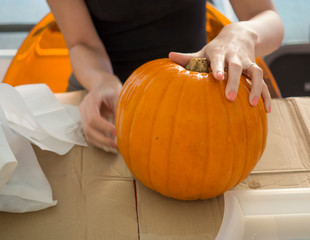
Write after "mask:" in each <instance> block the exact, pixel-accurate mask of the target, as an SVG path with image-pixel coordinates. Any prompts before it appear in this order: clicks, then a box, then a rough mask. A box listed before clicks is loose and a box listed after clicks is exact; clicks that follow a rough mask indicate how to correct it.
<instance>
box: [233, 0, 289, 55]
mask: <svg viewBox="0 0 310 240" xmlns="http://www.w3.org/2000/svg"><path fill="white" fill-rule="evenodd" d="M230 2H231V4H232V7H233V9H234V11H235V13H236V15H237V17H238V19H239V21H240V22H238V24H240V25H242V27H244V28H248V29H249V30H250V31H252V32H253V33H255V35H256V39H255V55H256V56H264V55H267V54H269V53H271V52H273V51H275V50H276V49H277V48H279V47H280V45H281V42H282V39H283V36H284V27H283V24H282V21H281V19H280V16H279V15H278V13H277V11H276V8H275V6H274V4H273V2H272V1H270V0H259V1H253V0H230Z"/></svg>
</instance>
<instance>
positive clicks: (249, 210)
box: [216, 188, 310, 240]
mask: <svg viewBox="0 0 310 240" xmlns="http://www.w3.org/2000/svg"><path fill="white" fill-rule="evenodd" d="M224 198H225V210H224V217H223V222H222V225H221V228H220V231H219V233H218V235H217V238H216V240H226V239H231V240H297V239H298V240H309V239H310V188H299V189H268V190H248V191H228V192H226V193H225V194H224Z"/></svg>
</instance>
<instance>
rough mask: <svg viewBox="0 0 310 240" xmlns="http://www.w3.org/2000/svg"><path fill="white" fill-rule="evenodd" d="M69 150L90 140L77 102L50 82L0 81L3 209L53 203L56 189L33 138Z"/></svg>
mask: <svg viewBox="0 0 310 240" xmlns="http://www.w3.org/2000/svg"><path fill="white" fill-rule="evenodd" d="M30 142H31V143H33V144H35V145H37V146H39V147H40V148H41V149H43V150H49V151H53V152H55V153H57V154H66V153H67V152H68V151H69V150H70V149H71V148H72V147H73V146H74V145H75V144H77V145H82V146H87V144H86V141H85V138H84V136H83V133H82V127H81V118H80V114H79V111H78V108H77V107H76V106H69V105H62V104H61V103H60V102H59V101H58V100H57V99H56V97H55V96H54V94H53V93H52V91H51V90H50V89H49V88H48V86H47V85H45V84H31V85H22V86H19V87H15V88H14V87H12V86H10V85H8V84H4V83H1V84H0V211H6V212H18V213H21V212H29V211H37V210H41V209H45V208H47V207H51V206H54V205H55V204H56V203H57V201H54V200H53V196H52V189H51V187H50V184H49V182H48V180H47V179H46V177H45V175H44V173H43V171H42V169H41V167H40V165H39V163H38V161H37V158H36V155H35V153H34V151H33V148H32V146H31V143H30Z"/></svg>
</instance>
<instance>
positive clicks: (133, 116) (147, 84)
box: [128, 64, 161, 169]
mask: <svg viewBox="0 0 310 240" xmlns="http://www.w3.org/2000/svg"><path fill="white" fill-rule="evenodd" d="M151 65H152V64H150V66H149V68H151V67H152V66H151ZM149 68H146V69H143V71H141V72H140V75H141V76H144V75H145V73H144V72H145V71H147V70H148V69H149ZM160 72H161V71H160V70H159V71H157V72H156V73H155V74H154V76H153V77H152V78H151V79H150V80H149V81H148V79H147V78H146V80H144V81H143V80H142V81H143V82H145V86H144V87H143V91H142V93H141V95H140V96H139V100H138V104H137V105H136V107H135V108H134V111H133V113H132V117H131V124H130V131H129V136H128V167H129V169H132V161H131V156H130V148H131V147H130V142H131V139H132V125H133V122H134V120H135V115H136V111H137V109H138V106H139V105H140V103H141V101H140V100H141V98H142V97H143V95H144V94H145V89H146V88H147V86H149V85H150V83H151V82H152V81H153V80H154V79H155V76H157V75H158V74H159V73H160Z"/></svg>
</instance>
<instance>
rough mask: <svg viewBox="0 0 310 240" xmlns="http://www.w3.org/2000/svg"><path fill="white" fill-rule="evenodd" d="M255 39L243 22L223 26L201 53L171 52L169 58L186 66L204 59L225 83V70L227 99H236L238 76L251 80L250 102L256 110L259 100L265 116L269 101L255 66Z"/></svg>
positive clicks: (261, 72) (260, 71)
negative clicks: (196, 59)
mask: <svg viewBox="0 0 310 240" xmlns="http://www.w3.org/2000/svg"><path fill="white" fill-rule="evenodd" d="M256 40H257V35H256V34H255V33H254V32H253V31H251V30H250V29H249V28H247V27H246V25H244V24H243V23H242V22H238V23H232V24H229V25H227V26H225V27H224V28H223V29H222V31H221V32H220V33H219V34H218V35H217V37H216V38H214V39H213V40H212V41H211V42H210V43H209V44H207V45H206V46H204V47H203V48H202V49H201V50H200V51H198V52H196V53H192V54H182V53H175V52H171V53H170V54H169V58H170V59H171V60H172V61H174V62H176V63H178V64H180V65H182V66H185V65H186V64H187V63H188V62H189V60H190V59H191V58H193V57H205V58H207V61H208V62H209V63H210V67H211V69H212V72H213V76H214V78H215V79H217V80H224V74H225V72H224V70H228V81H227V85H226V89H225V95H226V98H227V99H228V100H230V101H234V100H235V99H236V96H237V93H238V87H239V82H240V76H241V74H242V73H243V74H246V75H247V76H248V77H250V78H251V79H252V89H251V92H250V94H249V102H250V104H251V105H252V106H256V104H257V102H258V100H259V97H260V96H262V98H263V100H264V104H265V108H266V111H267V112H270V111H271V97H270V93H269V90H268V87H267V85H266V83H265V82H264V80H263V71H262V69H261V68H259V67H258V66H257V65H256V64H251V63H253V62H255V42H256Z"/></svg>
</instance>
